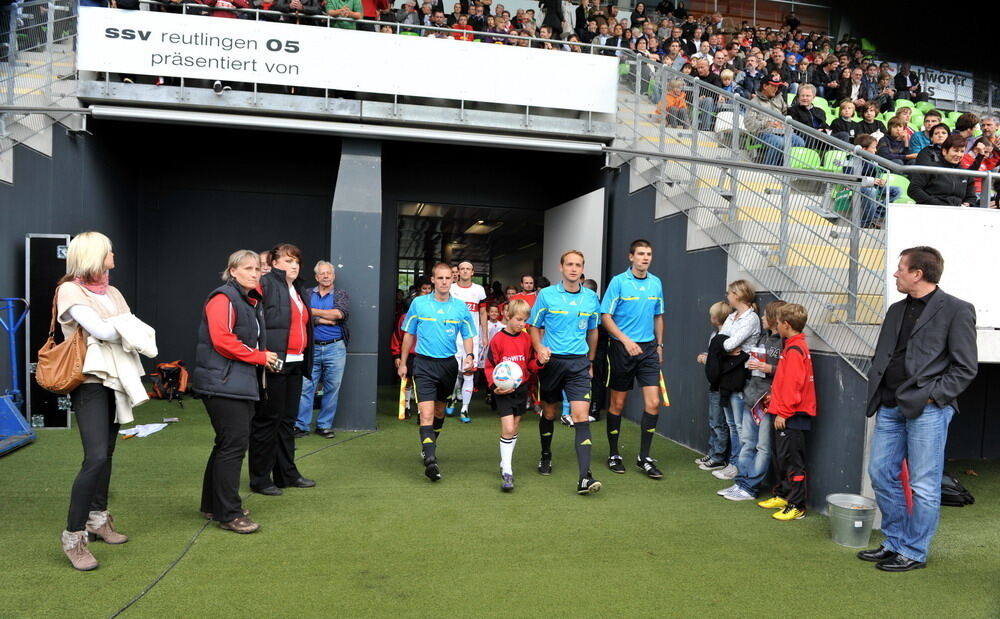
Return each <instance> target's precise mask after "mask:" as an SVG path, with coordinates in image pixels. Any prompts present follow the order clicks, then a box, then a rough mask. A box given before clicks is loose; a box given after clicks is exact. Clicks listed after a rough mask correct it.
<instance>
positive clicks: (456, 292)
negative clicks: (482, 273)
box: [451, 261, 487, 423]
mask: <svg viewBox="0 0 1000 619" xmlns="http://www.w3.org/2000/svg"><path fill="white" fill-rule="evenodd" d="M473 273H475V268H474V267H473V266H472V263H471V262H467V261H466V262H460V263H459V264H458V281H456V282H455V283H453V284H452V285H451V296H453V297H455V298H456V299H458V300H460V301H462V302H463V303H465V306H466V307H468V308H469V312H470V313H471V314H472V316H471V318H472V322H473V324H475V325H476V326H477V327H478V330H477V332H476V336H475V337H474V338H473V340H472V351H473V353H474V354H475V355H476V359H475V363H474V364H473V367H474V368H475V367H479V354H480V346H479V344H480V340H479V338H480V334H482V333H486V332H487V331H486V322H487V318H486V316H487V312H486V303H485V301H486V290H484V289H483V287H482V286H480V285H479V284H476V283H473V281H472V275H473ZM459 351H460V352H458V353H456V354H455V357H456V359H457V360H458V365H459V367H460V368H461V367H464V363H465V359H464V357H465V351H464V350H463V349H462V348H461V347H460V348H459ZM474 379H475V372H474V371H473V372H468V373H466V372H463V373H461V374H459V376H458V383H460V384H461V385H462V412H461V416H460V417H459V418H460V419H461V420H462V423H469V422H470V421H472V418H471V417H469V402H470V401H471V400H472V389H473V381H474ZM455 386H456V388H457V387H458V384H456V385H455Z"/></svg>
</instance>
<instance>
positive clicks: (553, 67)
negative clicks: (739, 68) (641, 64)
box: [77, 7, 618, 114]
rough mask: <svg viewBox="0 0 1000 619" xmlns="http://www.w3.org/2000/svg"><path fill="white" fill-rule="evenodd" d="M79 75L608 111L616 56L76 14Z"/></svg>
mask: <svg viewBox="0 0 1000 619" xmlns="http://www.w3.org/2000/svg"><path fill="white" fill-rule="evenodd" d="M77 69H79V70H84V71H108V72H112V73H126V74H138V75H155V76H165V77H166V76H170V77H183V78H190V79H204V80H222V81H229V82H257V83H262V84H279V85H285V86H302V87H311V88H327V89H331V90H343V91H358V92H372V93H382V94H398V95H406V96H416V97H433V98H441V99H455V100H465V101H481V102H489V103H502V104H511V105H527V106H531V107H545V108H559V109H569V110H581V111H592V112H603V113H610V114H613V113H614V112H615V108H616V100H615V98H616V93H617V80H618V60H617V58H614V57H609V56H600V55H591V54H579V53H570V52H562V51H555V50H541V49H532V48H526V47H515V46H509V45H490V44H486V43H474V42H469V41H458V40H454V39H437V38H423V37H415V36H398V35H390V34H380V33H372V32H364V31H360V30H346V29H342V28H323V27H317V26H304V25H302V26H300V25H295V24H280V23H274V22H260V21H251V20H243V19H223V18H218V17H206V16H196V15H179V14H174V13H158V12H151V11H122V10H111V9H103V8H94V7H80V18H79V46H78V50H77Z"/></svg>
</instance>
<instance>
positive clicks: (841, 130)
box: [830, 101, 858, 144]
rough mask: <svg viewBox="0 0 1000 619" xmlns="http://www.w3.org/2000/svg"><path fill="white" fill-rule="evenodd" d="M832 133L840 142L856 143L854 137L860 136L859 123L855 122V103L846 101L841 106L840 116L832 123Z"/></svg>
mask: <svg viewBox="0 0 1000 619" xmlns="http://www.w3.org/2000/svg"><path fill="white" fill-rule="evenodd" d="M830 131H831V134H832V135H833V137H835V138H837V139H838V140H843V141H845V142H847V143H849V144H853V143H854V137H855V136H856V135H857V134H858V123H856V122H855V121H854V102H853V101H844V102H842V103H841V104H840V116H838V117H837V120H835V121H833V122H832V123H830Z"/></svg>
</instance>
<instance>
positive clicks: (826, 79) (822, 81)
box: [811, 69, 840, 100]
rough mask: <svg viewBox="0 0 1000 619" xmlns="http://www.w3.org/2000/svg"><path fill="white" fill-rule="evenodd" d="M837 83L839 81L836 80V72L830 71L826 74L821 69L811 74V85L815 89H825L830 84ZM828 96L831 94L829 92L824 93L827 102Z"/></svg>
mask: <svg viewBox="0 0 1000 619" xmlns="http://www.w3.org/2000/svg"><path fill="white" fill-rule="evenodd" d="M839 81H840V80H838V79H837V72H836V71H831V72H829V73H827V72H826V71H824V70H823V69H817V70H816V71H814V72H813V77H812V82H811V83H812V85H813V86H815V87H816V88H826V87H827V86H826V85H827V84H829V83H830V82H839ZM830 94H831V93H830V92H829V91H827V92H826V95H827V96H826V98H827V100H829V99H830Z"/></svg>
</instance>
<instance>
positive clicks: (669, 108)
mask: <svg viewBox="0 0 1000 619" xmlns="http://www.w3.org/2000/svg"><path fill="white" fill-rule="evenodd" d="M661 108H662V109H665V110H666V117H665V120H666V123H667V126H668V127H687V126H688V104H687V93H686V92H684V82H682V81H681V80H670V81H669V82H667V92H666V93H665V94H664V95H663V99H662V100H661V101H660V105H659V106H657V108H656V116H657V117H659V116H661V115H662V114H663V112H662V111H661Z"/></svg>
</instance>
